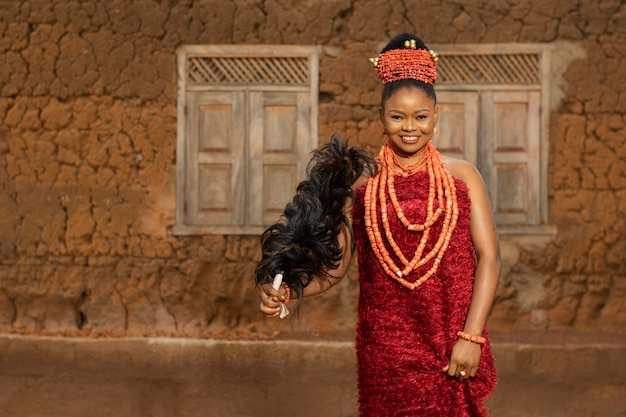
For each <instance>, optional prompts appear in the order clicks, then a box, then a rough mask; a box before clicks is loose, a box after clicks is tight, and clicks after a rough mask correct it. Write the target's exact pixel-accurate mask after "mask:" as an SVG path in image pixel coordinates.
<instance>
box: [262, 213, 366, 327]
mask: <svg viewBox="0 0 626 417" xmlns="http://www.w3.org/2000/svg"><path fill="white" fill-rule="evenodd" d="M344 212H345V213H346V218H347V219H348V223H349V227H350V228H351V227H352V202H351V201H350V202H349V203H348V204H347V205H346V206H345V209H344ZM337 240H338V243H339V247H340V248H341V251H342V256H341V260H340V261H339V263H338V265H337V267H336V268H334V269H332V270H329V271H327V273H328V276H315V277H313V280H311V282H310V283H309V285H307V286H306V287H305V288H304V296H305V297H309V296H312V295H317V294H321V293H323V292H324V291H327V290H328V289H330V288H331V287H333V286H335V285H336V284H337V283H339V281H341V279H342V278H343V277H344V276H345V275H346V273H347V272H348V268H350V264H351V263H352V256H353V246H354V242H353V239H352V233H351V231H350V230H349V229H348V226H344V227H343V228H342V230H341V232H340V233H339V235H338V236H337ZM257 288H258V292H259V298H260V299H261V304H260V307H259V310H260V311H261V313H263V314H264V315H265V316H266V317H277V316H278V315H279V313H280V303H281V302H284V301H285V300H286V299H287V296H288V295H291V297H292V298H295V297H296V296H295V294H294V293H291V294H288V293H287V290H286V289H285V287H284V286H281V287H280V289H279V290H278V291H276V290H274V289H273V288H272V285H271V284H264V285H259V286H257ZM270 296H272V299H270V298H269V297H270Z"/></svg>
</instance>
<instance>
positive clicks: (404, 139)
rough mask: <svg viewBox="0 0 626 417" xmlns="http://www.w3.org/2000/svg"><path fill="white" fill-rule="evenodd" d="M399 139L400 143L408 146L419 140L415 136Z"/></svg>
mask: <svg viewBox="0 0 626 417" xmlns="http://www.w3.org/2000/svg"><path fill="white" fill-rule="evenodd" d="M400 138H401V139H402V142H404V143H408V144H413V143H417V141H418V140H419V138H418V137H417V136H400Z"/></svg>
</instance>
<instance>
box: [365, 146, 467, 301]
mask: <svg viewBox="0 0 626 417" xmlns="http://www.w3.org/2000/svg"><path fill="white" fill-rule="evenodd" d="M378 158H379V160H380V161H381V162H382V164H383V166H382V168H381V170H380V172H379V173H378V174H377V175H376V176H375V177H372V178H370V180H369V181H368V183H367V187H366V189H365V200H364V204H365V228H366V230H367V236H368V238H369V241H370V243H371V245H372V249H373V250H374V254H375V255H376V258H377V259H378V261H379V262H380V264H381V266H382V267H383V269H384V270H385V272H386V273H387V274H388V275H390V276H392V277H393V278H394V279H396V280H397V281H398V282H400V283H401V284H402V285H404V286H405V287H407V288H409V289H412V290H414V289H416V288H417V287H419V286H420V285H422V284H423V283H424V282H425V281H426V280H427V279H428V278H430V277H431V276H433V275H434V274H435V273H436V272H437V270H438V269H439V264H440V263H441V259H442V258H443V255H444V253H445V252H446V249H447V248H448V244H449V243H450V238H451V237H452V232H453V231H454V228H455V227H456V223H457V219H458V216H459V208H458V203H457V197H456V187H455V184H454V178H453V177H452V175H451V174H450V172H449V171H448V169H447V168H446V165H445V164H444V163H443V161H442V160H441V155H440V154H439V152H438V151H437V149H436V148H435V146H434V145H433V144H432V143H431V142H428V144H427V145H426V148H425V150H424V154H423V157H422V158H421V159H420V160H419V161H417V162H416V163H415V164H411V165H403V164H401V163H400V161H399V160H398V158H397V156H396V154H395V153H394V152H393V149H392V148H391V145H390V143H389V141H387V142H385V144H384V145H383V147H382V148H381V150H380V154H379V156H378ZM396 167H398V168H400V169H401V170H402V175H403V176H405V177H406V176H409V175H411V174H414V173H416V172H418V171H420V170H422V169H424V168H425V169H426V171H427V172H428V178H429V187H428V201H427V205H426V218H425V219H424V222H423V223H411V222H410V221H409V220H408V219H407V218H406V216H405V215H404V212H403V210H402V206H401V205H400V202H399V201H398V197H397V195H396V190H395V186H394V177H395V175H396V172H395V169H396ZM388 201H390V202H391V204H392V206H393V209H394V211H395V215H396V217H397V218H398V220H399V221H400V222H401V223H402V224H403V225H404V227H406V228H407V229H408V230H409V231H410V232H422V235H421V238H420V240H419V243H418V245H417V249H416V250H415V253H414V254H413V257H412V259H411V260H409V259H407V257H406V256H405V255H404V253H402V250H401V249H400V247H399V246H398V244H397V243H396V241H395V240H394V238H393V234H392V233H391V227H390V225H389V213H388V212H387V202H388ZM379 205H380V217H381V218H380V221H379V219H378V208H377V207H378V206H379ZM442 214H443V215H444V218H443V224H442V228H441V233H440V234H439V237H438V238H437V241H436V242H435V244H434V246H433V248H432V250H431V251H430V252H428V253H426V254H424V249H425V247H426V243H427V242H428V238H429V236H430V232H431V227H432V226H433V224H435V222H436V221H437V220H438V219H439V218H440V217H441V215H442ZM381 223H382V229H383V230H382V231H381V227H380V224H381ZM383 232H384V237H383ZM387 245H388V246H389V247H390V248H391V249H392V250H393V252H394V253H395V255H396V257H397V258H398V259H399V260H400V262H402V265H403V268H402V269H401V268H400V267H399V266H397V265H396V263H395V262H394V260H393V259H392V258H391V255H390V254H389V250H388V249H387ZM433 259H434V261H433V262H432V265H431V267H430V268H429V269H428V271H426V273H424V275H422V276H421V277H419V278H418V279H417V280H415V281H408V280H406V279H405V277H407V276H408V275H409V274H410V273H411V272H412V271H414V270H416V269H418V268H420V267H421V266H423V265H425V264H427V263H428V262H429V261H431V260H433Z"/></svg>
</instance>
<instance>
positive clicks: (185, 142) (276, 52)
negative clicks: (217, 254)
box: [172, 45, 322, 235]
mask: <svg viewBox="0 0 626 417" xmlns="http://www.w3.org/2000/svg"><path fill="white" fill-rule="evenodd" d="M321 49H322V48H321V47H320V46H305V45H183V46H180V47H179V48H177V51H176V53H177V73H178V76H177V78H178V80H177V130H176V222H175V225H174V226H173V228H172V231H173V233H174V234H175V235H209V234H211V235H260V234H261V233H263V231H264V230H265V228H266V227H267V226H268V225H269V224H268V225H263V226H259V225H251V223H250V219H249V218H248V216H249V214H248V213H249V212H250V210H252V211H254V210H255V207H250V208H246V209H245V211H246V217H245V221H244V223H243V224H238V225H233V224H221V225H220V224H198V223H191V222H190V221H189V217H190V216H188V209H189V204H190V201H189V200H190V197H189V196H190V194H189V192H190V186H191V185H190V182H191V181H190V180H189V178H188V174H189V170H190V163H189V158H188V155H187V152H189V151H190V149H189V143H190V142H191V140H190V138H188V137H187V136H188V134H187V130H188V122H189V118H190V116H189V115H190V111H191V110H190V109H189V108H188V94H190V93H198V92H202V91H206V92H224V91H230V92H237V91H241V92H244V94H246V97H247V98H246V100H249V96H250V95H251V94H255V93H257V92H268V93H272V92H286V93H289V92H292V93H294V94H303V93H308V97H307V99H308V103H306V107H307V111H308V119H307V128H308V129H307V133H308V134H307V135H306V138H305V140H304V141H303V143H301V142H298V143H297V144H296V148H297V149H295V150H294V153H295V154H297V161H296V162H295V164H297V168H298V169H297V171H298V172H297V178H295V179H291V181H292V182H293V183H294V184H297V183H298V182H299V181H301V180H302V179H304V175H305V169H304V168H305V166H306V163H307V162H308V159H309V157H310V152H311V151H312V150H313V149H315V148H316V147H317V146H318V141H319V138H318V97H319V56H320V54H321ZM190 57H204V58H215V59H220V58H240V59H251V60H254V59H256V58H260V59H273V58H278V59H280V58H286V59H291V58H295V59H302V58H306V59H307V64H308V82H307V84H303V83H302V82H301V81H300V83H299V85H297V86H296V85H288V84H287V83H285V81H284V80H282V81H280V80H279V81H277V82H276V83H268V82H262V81H261V82H255V81H252V82H249V81H248V82H246V81H245V80H244V81H243V82H239V81H235V82H231V81H228V82H226V83H224V84H220V83H219V82H208V83H207V84H206V85H198V84H197V83H196V84H195V85H193V83H192V82H189V77H190V75H189V70H188V65H189V59H190ZM286 72H287V73H288V72H289V70H286ZM294 73H295V70H294ZM296 76H297V75H294V77H296ZM249 113H250V104H249V103H247V104H246V115H245V119H244V121H243V123H245V127H244V130H245V135H246V141H247V142H246V145H245V147H246V149H244V151H243V156H242V161H243V162H241V164H240V165H241V166H240V167H239V168H238V169H239V170H244V171H245V174H241V175H244V176H246V177H247V176H249V175H251V174H250V170H251V169H252V168H251V166H252V164H253V161H252V159H251V156H250V149H248V148H249V147H250V143H249V141H250V137H249V136H250V114H249ZM299 125H300V124H299ZM232 163H233V165H235V164H236V161H234V160H233V161H232ZM238 172H239V171H238ZM253 184H256V185H257V186H258V181H257V182H255V181H252V180H250V179H249V178H246V180H245V184H244V188H245V191H244V192H245V196H246V197H244V201H235V202H234V203H233V205H239V204H241V205H248V203H249V201H248V200H250V199H252V198H251V197H250V195H251V194H252V193H253V192H254V191H253V190H251V187H252V186H253ZM291 192H292V193H293V192H295V186H294V187H293V190H291ZM257 193H258V191H257ZM197 194H198V196H199V195H200V193H199V192H198V193H197ZM252 200H253V199H252ZM287 202H288V201H284V204H286V203H287ZM274 203H276V202H274ZM258 204H262V203H258ZM283 207H284V205H283V206H282V207H281V212H282V208H283ZM258 209H262V208H261V207H259V208H258ZM274 211H276V219H275V220H278V217H279V215H280V213H279V212H278V210H277V208H276V207H275V208H274ZM265 217H267V216H265Z"/></svg>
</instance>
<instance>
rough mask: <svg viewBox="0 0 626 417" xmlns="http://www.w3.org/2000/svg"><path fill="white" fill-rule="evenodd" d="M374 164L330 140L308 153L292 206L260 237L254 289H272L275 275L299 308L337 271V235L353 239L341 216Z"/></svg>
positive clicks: (357, 151)
mask: <svg viewBox="0 0 626 417" xmlns="http://www.w3.org/2000/svg"><path fill="white" fill-rule="evenodd" d="M376 171H377V163H376V160H375V159H374V158H372V157H370V156H369V155H368V154H367V153H366V152H365V150H363V149H360V148H354V147H353V148H348V145H347V140H341V139H338V138H337V136H335V135H333V136H332V137H331V140H330V142H329V143H327V144H325V145H324V146H322V147H321V148H320V149H317V150H315V151H314V152H313V156H312V158H311V161H310V162H309V164H308V166H307V178H306V179H305V180H304V181H302V182H301V183H300V184H299V185H298V187H297V189H296V194H295V196H294V197H293V200H292V201H291V202H290V203H288V204H287V206H286V207H285V210H284V212H283V215H282V216H281V218H280V220H279V221H278V222H277V223H276V224H274V225H272V226H270V227H269V228H267V229H266V230H265V232H263V235H262V236H261V249H262V258H261V261H260V262H259V264H258V265H257V267H256V270H255V281H256V283H257V284H265V283H271V282H272V280H273V278H274V276H275V275H276V274H278V273H282V274H283V282H284V283H285V284H287V285H289V287H290V288H291V289H292V291H295V292H296V293H297V294H298V306H299V305H300V304H301V302H302V297H303V293H304V288H305V287H306V286H307V285H309V283H310V282H311V281H312V280H313V279H314V278H315V277H319V278H322V277H328V276H329V275H328V272H327V271H329V270H331V269H334V268H336V267H337V266H338V264H339V262H340V261H341V258H342V250H341V247H340V245H339V241H338V237H339V234H340V233H341V231H342V229H343V228H344V227H345V228H347V229H348V230H349V231H350V233H352V230H351V227H350V223H349V221H348V219H347V217H346V215H345V213H344V206H345V204H346V202H347V199H348V198H352V197H353V194H354V193H353V189H352V187H353V185H354V183H355V182H356V181H357V180H358V179H359V178H360V177H361V175H363V174H364V173H366V174H368V175H374V174H375V173H376Z"/></svg>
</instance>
